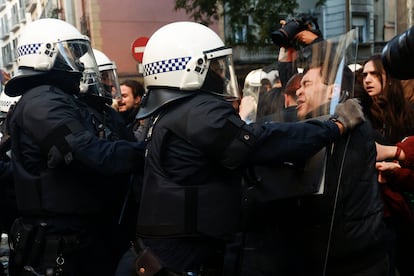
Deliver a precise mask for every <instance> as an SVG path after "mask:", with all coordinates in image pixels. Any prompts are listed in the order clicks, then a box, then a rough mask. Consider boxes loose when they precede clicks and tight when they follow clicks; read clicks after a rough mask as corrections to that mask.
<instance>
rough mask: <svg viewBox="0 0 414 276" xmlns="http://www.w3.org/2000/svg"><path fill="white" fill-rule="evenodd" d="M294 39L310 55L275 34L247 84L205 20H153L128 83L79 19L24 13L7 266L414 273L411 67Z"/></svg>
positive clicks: (4, 221) (68, 270)
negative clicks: (269, 65)
mask: <svg viewBox="0 0 414 276" xmlns="http://www.w3.org/2000/svg"><path fill="white" fill-rule="evenodd" d="M295 39H296V40H297V42H299V43H300V44H301V45H302V47H303V48H304V49H307V51H306V53H307V55H306V57H305V58H302V57H300V53H299V50H300V49H290V48H289V49H285V48H281V50H280V54H279V65H280V67H279V69H280V74H279V75H277V76H276V79H275V81H274V82H275V83H276V85H275V86H273V87H272V85H271V83H270V82H269V81H264V79H263V78H260V74H259V79H258V80H256V83H257V87H258V88H261V89H252V87H253V86H254V85H252V82H250V83H248V82H247V81H246V82H245V87H244V89H243V90H242V89H239V87H238V85H237V77H236V74H235V71H234V65H233V64H232V49H231V48H227V47H225V45H224V42H223V41H222V39H221V38H220V37H219V36H218V35H217V34H216V33H215V32H214V31H213V30H211V29H210V28H208V27H206V26H204V25H202V24H198V23H193V22H175V23H170V24H167V25H165V26H163V27H161V28H159V29H158V30H157V31H156V32H155V33H154V34H153V35H152V36H151V37H150V39H149V41H148V43H147V45H146V48H145V53H144V57H143V61H142V63H143V68H144V82H143V83H141V82H139V81H137V80H133V79H127V80H124V81H122V82H120V83H119V80H118V76H117V72H116V71H117V68H116V64H115V62H113V61H111V60H110V59H109V58H108V57H107V56H106V55H105V54H104V53H102V52H100V51H99V50H97V49H92V46H91V43H90V40H89V38H88V37H87V36H85V35H82V34H81V33H80V32H79V31H78V30H77V29H76V28H75V27H73V26H72V25H70V24H68V23H66V22H64V21H61V20H58V19H50V18H48V19H39V20H36V21H34V22H31V23H30V24H28V25H27V27H26V28H25V30H24V32H23V33H22V34H21V37H20V38H19V40H18V44H17V53H18V56H17V64H18V68H19V69H18V72H17V73H16V74H15V75H14V76H13V77H12V78H10V79H8V80H7V82H5V89H4V91H3V92H2V94H3V93H4V94H6V95H7V96H9V97H19V98H18V101H16V102H15V103H13V105H12V107H11V108H10V110H9V111H8V112H7V113H5V114H4V115H5V116H4V118H3V121H2V122H3V124H2V137H1V143H0V145H1V147H0V150H1V156H0V169H1V171H0V186H1V191H2V192H1V193H0V195H1V198H0V200H1V202H0V204H2V205H3V204H5V203H7V204H5V207H4V209H3V208H2V210H1V213H0V222H1V223H0V226H1V230H2V231H3V232H5V233H7V234H8V239H9V245H10V255H9V262H8V267H7V269H6V268H4V269H0V270H1V271H0V275H2V274H1V273H5V271H7V274H8V275H10V276H20V275H63V276H83V275H85V276H86V275H108V276H113V275H115V276H123V275H158V276H174V275H176V276H178V275H196V276H219V275H226V276H232V275H234V276H236V275H237V276H254V275H258V276H259V275H263V276H268V275H276V276H278V275H280V276H296V275H298V276H299V275H311V276H313V275H315V276H316V275H318V276H319V275H323V276H325V275H327V276H342V275H343V276H353V275H354V276H357V275H358V276H361V275H364V276H397V275H399V276H406V275H414V271H413V267H412V266H411V265H410V260H411V257H412V255H413V253H412V252H411V251H410V250H409V249H410V248H411V245H414V239H413V238H412V236H413V235H411V234H412V231H414V213H412V212H413V210H414V209H413V208H412V204H414V203H413V202H414V194H412V193H414V188H412V185H411V182H412V179H414V178H413V175H414V173H413V167H414V165H413V164H414V161H413V159H414V125H413V124H414V118H413V116H414V109H413V107H412V103H411V102H410V101H409V100H408V97H407V96H406V95H405V94H404V88H403V83H402V82H401V81H400V80H398V79H396V78H394V77H392V76H391V75H390V74H389V73H388V72H387V71H386V70H385V68H384V66H383V65H382V62H381V56H379V55H374V56H372V57H371V58H370V59H368V60H367V61H366V62H364V64H363V65H362V67H361V69H359V70H357V71H355V72H353V71H352V70H350V69H349V68H348V67H347V66H340V64H341V62H340V61H342V58H343V57H344V56H346V54H344V52H343V50H342V49H341V48H339V47H338V44H340V43H338V44H332V43H331V42H330V41H328V40H324V39H323V38H322V36H321V34H316V33H314V32H312V31H309V30H303V31H301V32H299V33H298V34H297V35H296V37H295ZM165 45H168V49H166V48H165ZM295 51H298V53H294V52H295ZM299 62H300V67H301V69H302V71H301V72H299V71H298V67H299ZM257 72H259V73H260V71H257ZM338 79H339V80H340V81H339V82H338ZM249 85H250V87H249ZM265 86H266V87H267V89H263V88H264V87H265ZM6 115H7V116H6ZM405 137H408V138H405ZM404 138H405V139H404ZM3 191H7V193H4V192H3ZM3 198H4V200H3ZM4 210H8V211H7V212H4Z"/></svg>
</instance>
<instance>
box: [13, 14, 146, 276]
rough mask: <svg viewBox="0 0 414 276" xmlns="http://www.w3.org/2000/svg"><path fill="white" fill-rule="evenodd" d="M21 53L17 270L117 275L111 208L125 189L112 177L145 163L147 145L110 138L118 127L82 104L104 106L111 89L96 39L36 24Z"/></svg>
mask: <svg viewBox="0 0 414 276" xmlns="http://www.w3.org/2000/svg"><path fill="white" fill-rule="evenodd" d="M17 54H18V57H17V63H18V66H19V71H18V73H17V74H16V76H15V77H13V78H12V79H11V80H10V81H9V82H8V83H7V84H6V87H5V93H6V94H7V95H9V96H17V95H22V96H21V98H20V100H19V102H18V103H17V105H16V107H15V109H14V111H13V113H12V114H11V117H10V131H11V138H12V139H11V148H12V160H11V161H12V164H13V176H14V183H15V190H16V198H17V207H18V211H19V216H20V217H19V218H18V219H16V221H15V222H14V223H13V225H12V228H11V230H10V236H9V239H10V242H11V248H12V251H11V260H10V274H11V275H35V274H36V275H38V274H42V275H113V273H114V270H115V266H116V262H117V259H116V258H115V257H114V256H113V252H112V247H111V245H112V243H113V240H112V239H113V237H112V235H111V234H112V232H111V230H112V228H113V227H112V226H113V221H114V220H113V216H112V215H110V213H108V212H111V208H113V207H116V206H114V205H113V204H114V202H118V201H117V199H118V196H120V195H119V194H120V193H121V195H122V193H123V190H124V188H125V187H123V186H126V183H122V182H117V181H114V179H117V177H118V176H119V175H121V176H123V175H124V174H126V173H129V172H132V171H134V170H137V169H138V170H139V168H141V167H142V165H143V164H142V162H143V158H142V146H141V145H140V144H138V143H136V142H129V141H126V140H122V139H113V138H111V139H108V137H109V136H110V135H111V134H112V132H111V130H112V129H111V128H108V127H105V126H101V122H100V121H99V119H98V118H100V116H99V115H100V114H95V113H93V112H92V111H91V109H90V108H89V107H88V105H87V103H86V102H85V100H84V99H83V98H84V96H85V93H93V94H94V95H95V96H96V97H95V98H99V96H103V97H104V100H106V99H105V93H106V91H105V90H104V88H103V87H102V85H101V81H100V74H99V71H98V68H97V65H96V61H95V57H94V55H93V52H92V48H91V45H90V41H89V38H88V37H86V36H84V35H82V34H81V33H80V32H79V31H78V30H77V29H76V28H75V27H73V26H72V25H70V24H68V23H66V22H64V21H61V20H58V19H39V20H37V21H34V22H32V23H30V24H28V25H27V26H26V27H25V29H24V30H23V32H22V34H21V36H20V38H19V40H18V45H17ZM99 132H100V133H102V135H97V133H99ZM113 133H115V132H113ZM118 138H121V137H118ZM107 178H108V179H111V181H108V180H107Z"/></svg>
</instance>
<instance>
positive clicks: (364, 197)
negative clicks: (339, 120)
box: [277, 122, 386, 275]
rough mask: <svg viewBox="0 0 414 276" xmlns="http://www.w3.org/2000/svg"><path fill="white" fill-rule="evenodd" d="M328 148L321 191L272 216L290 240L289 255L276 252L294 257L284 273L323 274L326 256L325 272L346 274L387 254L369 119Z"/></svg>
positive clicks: (374, 151)
mask: <svg viewBox="0 0 414 276" xmlns="http://www.w3.org/2000/svg"><path fill="white" fill-rule="evenodd" d="M348 139H349V140H348ZM328 152H329V154H328V157H327V169H326V175H325V186H324V193H323V194H322V195H313V196H308V197H304V198H301V199H299V200H298V201H297V202H296V204H294V205H293V206H290V207H291V208H290V209H284V210H285V211H284V213H285V214H284V215H283V216H280V219H277V225H278V229H279V230H280V231H281V234H280V238H282V239H284V240H288V241H291V242H287V244H288V245H289V246H290V248H289V250H290V252H294V255H293V256H292V255H291V256H286V254H285V253H282V252H283V248H282V249H280V252H281V254H282V255H283V257H284V258H287V259H289V258H291V260H295V262H296V266H294V267H292V266H291V267H290V268H289V270H288V271H291V272H292V274H288V275H301V273H305V274H306V275H322V271H323V267H324V264H325V260H326V261H327V271H326V275H350V274H351V273H355V272H358V271H362V270H364V269H366V268H368V267H370V266H373V265H375V264H376V263H377V264H378V263H381V262H382V261H383V258H384V257H385V255H386V251H385V245H384V233H385V232H384V231H385V225H384V220H383V201H382V198H381V193H380V190H379V184H378V182H377V172H376V169H375V161H376V149H375V143H374V137H373V130H372V127H371V125H370V124H369V123H368V122H365V123H363V124H362V125H360V126H358V127H357V128H355V129H354V130H353V131H352V132H351V133H350V134H349V136H344V137H341V138H340V139H339V140H338V141H337V142H335V143H334V144H333V147H332V148H328ZM280 212H281V213H282V211H281V210H280ZM331 227H332V229H331ZM293 244H294V245H293ZM292 247H293V250H292ZM326 254H328V255H327V256H326ZM325 258H327V259H325ZM281 263H283V262H281ZM286 263H288V262H286ZM293 271H297V273H296V274H295V273H294V272H293Z"/></svg>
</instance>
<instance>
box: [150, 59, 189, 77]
mask: <svg viewBox="0 0 414 276" xmlns="http://www.w3.org/2000/svg"><path fill="white" fill-rule="evenodd" d="M190 59H191V57H181V58H173V59H169V60H161V61H156V62H153V63H149V64H145V65H144V76H150V75H153V74H158V73H166V72H172V71H179V70H184V69H185V67H186V66H187V63H188V62H189V61H190Z"/></svg>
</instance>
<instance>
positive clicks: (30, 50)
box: [17, 43, 42, 57]
mask: <svg viewBox="0 0 414 276" xmlns="http://www.w3.org/2000/svg"><path fill="white" fill-rule="evenodd" d="M41 45H42V44H41V43H33V44H26V45H22V46H20V47H19V48H17V56H19V57H20V56H24V55H32V54H36V53H37V50H39V48H40V46H41Z"/></svg>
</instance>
